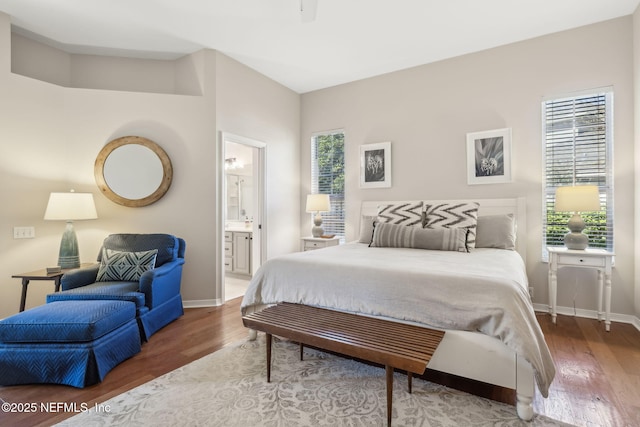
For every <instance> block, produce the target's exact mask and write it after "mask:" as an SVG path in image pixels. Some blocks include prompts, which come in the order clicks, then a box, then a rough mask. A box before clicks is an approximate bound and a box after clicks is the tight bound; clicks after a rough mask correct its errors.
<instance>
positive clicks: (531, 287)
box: [529, 286, 533, 299]
mask: <svg viewBox="0 0 640 427" xmlns="http://www.w3.org/2000/svg"><path fill="white" fill-rule="evenodd" d="M529 296H530V297H531V299H533V286H529Z"/></svg>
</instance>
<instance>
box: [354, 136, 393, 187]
mask: <svg viewBox="0 0 640 427" xmlns="http://www.w3.org/2000/svg"><path fill="white" fill-rule="evenodd" d="M385 187H391V142H379V143H376V144H364V145H361V146H360V188H385Z"/></svg>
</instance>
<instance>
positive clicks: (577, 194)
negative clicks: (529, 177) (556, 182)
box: [555, 185, 600, 212]
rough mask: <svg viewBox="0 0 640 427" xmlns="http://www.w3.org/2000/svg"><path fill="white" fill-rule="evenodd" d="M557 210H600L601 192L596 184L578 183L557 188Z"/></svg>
mask: <svg viewBox="0 0 640 427" xmlns="http://www.w3.org/2000/svg"><path fill="white" fill-rule="evenodd" d="M555 210H556V212H591V211H599V210H600V192H599V191H598V187H597V186H595V185H576V186H571V187H558V188H557V189H556V204H555Z"/></svg>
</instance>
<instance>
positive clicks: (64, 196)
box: [44, 192, 98, 221]
mask: <svg viewBox="0 0 640 427" xmlns="http://www.w3.org/2000/svg"><path fill="white" fill-rule="evenodd" d="M96 218H98V213H97V212H96V205H95V203H94V202H93V194H91V193H73V192H71V193H51V195H50V196H49V203H47V210H46V211H45V213H44V219H46V220H63V221H74V220H80V219H96Z"/></svg>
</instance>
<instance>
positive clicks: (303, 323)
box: [242, 303, 444, 425]
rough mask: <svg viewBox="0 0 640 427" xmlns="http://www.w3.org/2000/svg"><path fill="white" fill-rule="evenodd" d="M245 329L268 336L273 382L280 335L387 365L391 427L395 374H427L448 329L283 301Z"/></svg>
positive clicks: (251, 317)
mask: <svg viewBox="0 0 640 427" xmlns="http://www.w3.org/2000/svg"><path fill="white" fill-rule="evenodd" d="M242 321H243V323H244V326H246V327H247V328H251V329H254V330H257V331H261V332H264V333H265V334H266V336H267V382H270V381H271V337H272V335H277V336H280V337H283V338H288V339H290V340H293V341H296V342H299V343H300V346H301V347H300V350H301V353H300V356H301V357H302V346H303V345H308V346H312V347H317V348H319V349H323V350H328V351H333V352H336V353H340V354H344V355H347V356H350V357H355V358H358V359H362V360H366V361H368V362H373V363H378V364H381V365H384V366H385V368H386V379H387V425H391V407H392V401H393V370H394V368H395V369H401V370H404V371H406V372H407V376H408V381H409V393H411V378H412V374H420V375H421V374H423V373H424V371H425V369H426V368H427V364H428V363H429V360H430V359H431V355H433V353H434V351H435V350H436V348H437V347H438V344H440V341H441V340H442V337H443V336H444V332H443V331H437V330H433V329H428V328H423V327H420V326H415V325H408V324H405V323H397V322H392V321H389V320H383V319H377V318H372V317H367V316H360V315H356V314H350V313H344V312H340V311H334V310H328V309H323V308H316V307H310V306H306V305H300V304H290V303H282V304H278V305H275V306H272V307H269V308H266V309H264V310H262V311H259V312H256V313H252V314H249V315H246V316H244V317H243V318H242Z"/></svg>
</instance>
